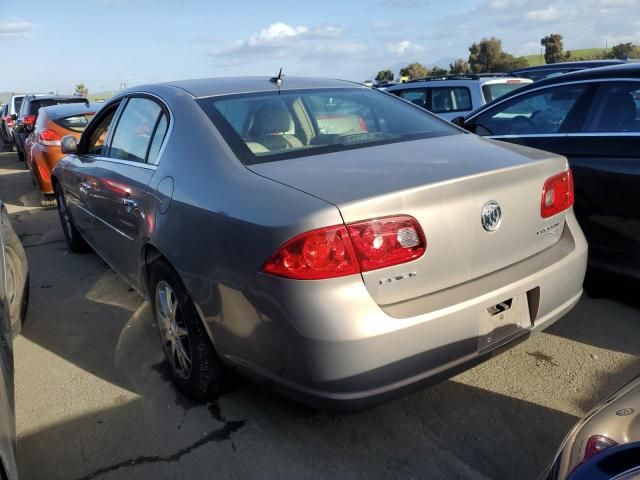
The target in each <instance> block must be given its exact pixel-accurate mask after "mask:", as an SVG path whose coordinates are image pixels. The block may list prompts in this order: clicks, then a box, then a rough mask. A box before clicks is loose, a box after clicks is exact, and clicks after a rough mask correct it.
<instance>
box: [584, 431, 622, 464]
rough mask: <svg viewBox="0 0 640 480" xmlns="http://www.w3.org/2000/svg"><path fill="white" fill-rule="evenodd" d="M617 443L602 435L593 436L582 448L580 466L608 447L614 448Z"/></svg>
mask: <svg viewBox="0 0 640 480" xmlns="http://www.w3.org/2000/svg"><path fill="white" fill-rule="evenodd" d="M616 445H617V443H616V442H615V441H613V440H611V439H610V438H608V437H605V436H604V435H594V436H592V437H590V438H589V440H587V446H586V447H585V448H584V457H583V458H582V460H580V465H582V464H583V463H586V462H587V461H588V460H589V459H591V458H592V457H594V456H595V455H597V454H598V453H600V452H602V451H603V450H606V449H607V448H610V447H615V446H616Z"/></svg>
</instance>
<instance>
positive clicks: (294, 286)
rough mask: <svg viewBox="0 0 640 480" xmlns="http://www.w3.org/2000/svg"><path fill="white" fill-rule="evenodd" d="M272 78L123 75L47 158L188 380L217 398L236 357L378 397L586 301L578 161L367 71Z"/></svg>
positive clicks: (465, 363)
mask: <svg viewBox="0 0 640 480" xmlns="http://www.w3.org/2000/svg"><path fill="white" fill-rule="evenodd" d="M272 80H273V81H270V80H269V79H268V78H260V77H249V78H232V79H210V80H193V81H183V82H176V83H167V84H158V85H150V86H143V87H138V88H136V89H132V90H129V91H125V92H123V93H121V94H119V95H118V96H116V97H114V98H112V99H110V100H109V101H107V103H106V104H105V105H104V106H103V107H102V109H101V110H100V111H99V112H98V113H97V114H96V116H95V117H94V119H93V120H92V121H91V123H90V124H89V126H88V127H87V128H86V129H85V131H84V132H83V133H82V135H81V138H80V142H79V143H77V142H76V139H75V137H72V136H67V137H64V138H63V139H62V149H63V152H65V153H67V156H65V157H64V158H62V160H60V161H59V162H58V165H57V166H56V167H55V168H54V170H53V172H52V182H53V185H54V188H55V191H56V196H57V201H58V210H59V213H60V219H61V224H62V227H63V231H64V233H65V236H66V239H67V241H68V244H69V247H70V249H71V250H72V251H83V250H86V248H87V245H88V244H89V245H91V247H93V249H94V250H95V251H96V252H97V253H98V254H99V255H100V256H101V257H102V258H103V259H104V260H105V261H106V262H107V263H108V264H109V265H111V266H112V267H113V268H114V270H116V272H118V273H119V274H120V275H121V276H122V277H123V278H124V279H125V280H126V281H127V282H129V283H130V285H131V286H132V287H133V288H134V289H136V290H137V291H138V292H139V293H140V294H141V295H143V296H144V297H145V298H147V299H150V301H151V304H152V306H153V315H154V317H155V320H156V323H157V326H158V330H159V332H160V337H161V340H162V344H163V346H164V349H165V353H166V355H167V358H168V360H169V362H168V363H169V366H170V372H171V376H172V377H173V379H174V381H175V383H176V384H177V385H178V387H179V388H180V389H181V390H182V391H183V392H184V393H185V394H187V395H188V396H190V397H192V398H195V399H204V398H211V397H213V396H215V395H216V394H217V393H218V392H219V391H220V389H221V387H222V385H223V382H224V376H225V368H224V367H225V366H229V367H231V368H232V369H235V370H238V371H240V372H242V373H244V374H246V375H247V376H249V377H251V378H254V379H256V380H258V381H261V382H263V383H264V384H266V385H269V386H271V387H273V388H274V389H276V390H278V391H280V392H282V393H285V394H288V395H289V396H291V397H292V398H295V399H297V400H298V401H301V402H304V403H306V404H308V405H311V406H314V407H316V408H320V409H332V410H340V409H343V410H352V409H361V408H363V407H366V406H367V405H371V404H373V403H376V402H381V401H384V400H386V399H388V398H391V397H393V396H396V395H398V394H400V393H402V392H406V391H408V390H412V389H416V388H419V387H421V386H424V385H425V384H426V383H429V382H434V381H436V380H438V379H442V378H444V377H446V376H447V375H451V374H452V373H454V372H456V371H459V370H461V369H463V368H468V367H469V366H471V365H474V364H476V363H478V362H480V361H482V360H484V359H486V358H488V357H489V356H491V355H492V354H494V353H495V352H496V351H497V350H498V349H499V348H501V347H504V346H507V345H513V344H514V342H515V341H516V340H517V339H520V340H522V339H524V338H526V336H527V335H528V334H529V333H530V332H533V331H539V330H542V329H544V328H546V327H548V326H549V325H551V324H553V323H554V322H555V321H556V320H557V319H558V318H560V317H561V316H563V315H564V314H565V313H566V312H568V311H569V310H570V309H571V308H572V307H573V306H574V305H575V304H576V302H577V301H578V300H579V298H580V296H581V293H582V282H583V277H584V272H585V268H586V255H587V246H586V242H585V240H584V237H583V235H582V233H581V231H580V227H579V226H578V223H577V222H576V220H575V217H574V215H573V211H572V208H571V204H572V201H573V193H572V181H571V173H570V171H569V170H568V166H567V162H566V159H564V158H562V157H560V156H557V155H554V154H549V153H546V152H540V151H536V150H529V149H524V148H521V147H513V146H507V145H506V144H501V143H499V142H491V141H487V140H484V139H482V138H479V137H477V136H475V135H469V134H467V133H465V132H463V131H462V130H461V129H459V128H458V127H456V126H454V125H452V124H451V123H449V122H446V121H444V120H442V119H440V118H438V117H436V116H434V115H432V114H431V113H429V112H427V111H426V110H424V109H422V108H419V107H417V106H415V105H412V104H410V103H408V102H405V101H402V100H400V99H399V98H396V97H394V96H393V95H388V94H386V93H383V92H379V91H377V90H373V89H371V88H367V87H363V86H361V85H358V84H355V83H352V82H343V81H337V80H324V79H303V78H295V77H286V78H285V79H284V81H280V82H279V81H278V79H272ZM249 92H250V93H249ZM354 116H356V117H357V121H356V122H355V123H354V122H351V121H345V119H348V118H353V117H354ZM334 121H335V122H336V123H333V122H334ZM319 125H322V130H321V129H320V127H319ZM340 128H343V130H342V131H341V130H340ZM325 132H330V133H325ZM425 152H428V154H425Z"/></svg>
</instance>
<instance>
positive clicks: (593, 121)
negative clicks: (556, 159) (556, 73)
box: [585, 82, 640, 133]
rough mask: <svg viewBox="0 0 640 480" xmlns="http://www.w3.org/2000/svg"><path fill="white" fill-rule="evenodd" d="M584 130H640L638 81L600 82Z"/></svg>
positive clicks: (598, 131) (639, 87)
mask: <svg viewBox="0 0 640 480" xmlns="http://www.w3.org/2000/svg"><path fill="white" fill-rule="evenodd" d="M585 131H586V132H597V133H609V132H621V133H624V132H640V82H607V83H604V84H602V85H601V86H600V87H599V89H598V91H597V93H596V95H595V97H594V100H593V102H592V106H591V110H590V111H589V114H588V115H587V121H586V123H585Z"/></svg>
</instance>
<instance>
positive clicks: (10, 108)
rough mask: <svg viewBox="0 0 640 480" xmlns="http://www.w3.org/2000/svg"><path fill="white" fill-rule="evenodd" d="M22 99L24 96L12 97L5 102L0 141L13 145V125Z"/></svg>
mask: <svg viewBox="0 0 640 480" xmlns="http://www.w3.org/2000/svg"><path fill="white" fill-rule="evenodd" d="M23 99H24V95H12V96H11V98H10V99H9V101H8V102H7V111H6V114H4V113H3V115H2V124H1V126H2V132H1V133H2V139H3V140H4V141H5V142H7V143H9V144H11V143H14V140H13V125H14V122H15V119H16V118H17V116H18V113H19V112H20V107H21V106H22V100H23Z"/></svg>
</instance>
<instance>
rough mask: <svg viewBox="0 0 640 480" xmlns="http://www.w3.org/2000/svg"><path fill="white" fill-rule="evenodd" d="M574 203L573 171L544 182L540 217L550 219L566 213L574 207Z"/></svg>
mask: <svg viewBox="0 0 640 480" xmlns="http://www.w3.org/2000/svg"><path fill="white" fill-rule="evenodd" d="M573 201H574V193H573V175H572V174H571V170H567V171H566V172H562V173H559V174H558V175H554V176H553V177H551V178H549V179H547V181H546V182H544V187H543V188H542V201H541V204H540V215H542V218H549V217H552V216H553V215H556V214H558V213H560V212H564V211H565V210H567V209H568V208H570V207H571V206H572V205H573Z"/></svg>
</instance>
